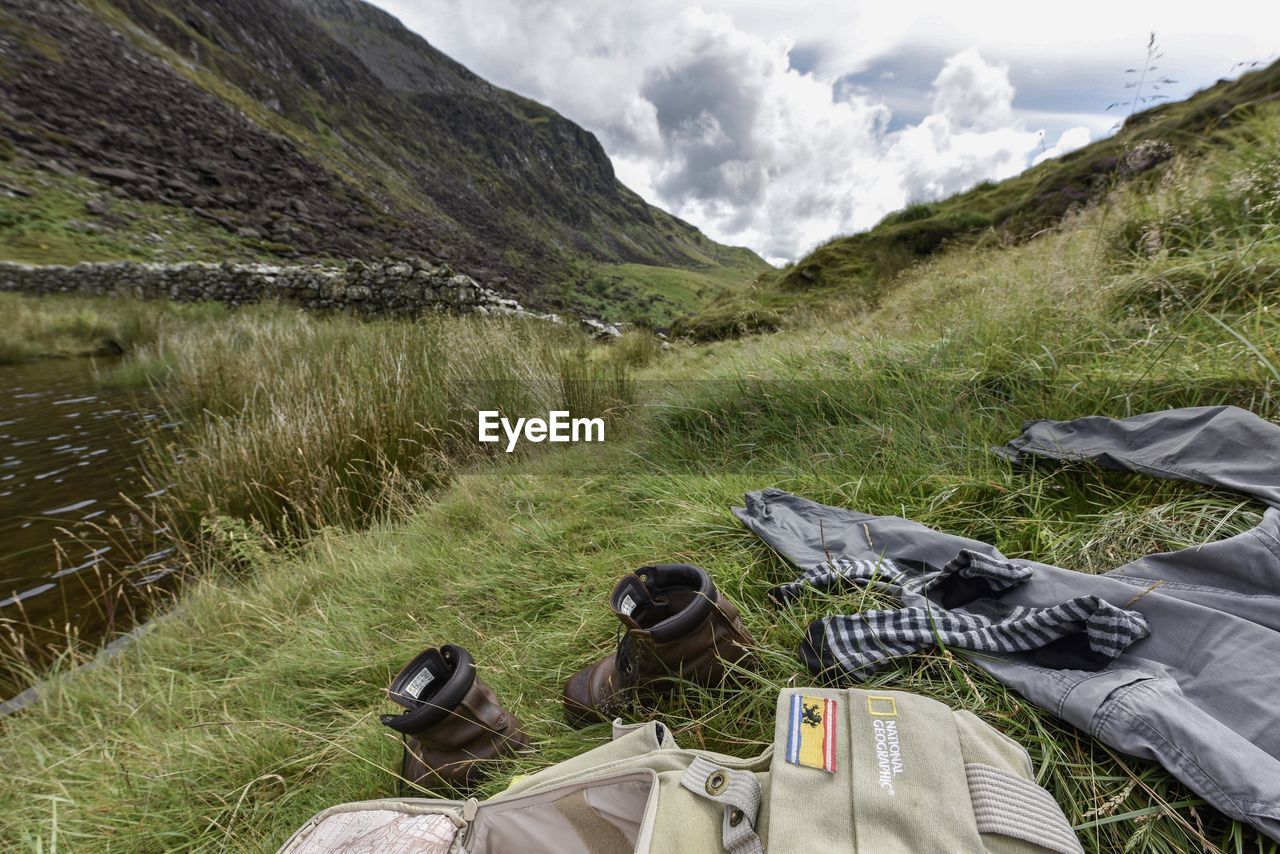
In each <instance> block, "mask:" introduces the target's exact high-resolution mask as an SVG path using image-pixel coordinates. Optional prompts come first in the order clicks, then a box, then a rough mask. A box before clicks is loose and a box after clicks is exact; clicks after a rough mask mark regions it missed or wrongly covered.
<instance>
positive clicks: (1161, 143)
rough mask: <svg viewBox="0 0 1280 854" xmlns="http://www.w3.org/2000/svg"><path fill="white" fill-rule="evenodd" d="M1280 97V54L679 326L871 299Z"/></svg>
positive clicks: (914, 213)
mask: <svg viewBox="0 0 1280 854" xmlns="http://www.w3.org/2000/svg"><path fill="white" fill-rule="evenodd" d="M1277 99H1280V62H1277V63H1275V64H1273V65H1271V66H1269V67H1266V68H1262V69H1258V70H1255V71H1250V72H1249V73H1246V74H1244V75H1242V76H1241V77H1239V78H1238V79H1235V80H1219V81H1218V82H1217V83H1215V84H1214V85H1213V86H1210V87H1208V88H1206V89H1204V90H1202V91H1200V92H1198V93H1196V94H1195V95H1193V96H1191V97H1190V98H1188V99H1187V100H1185V101H1178V102H1173V103H1167V104H1162V105H1160V106H1157V107H1152V108H1150V109H1147V110H1143V111H1142V112H1137V113H1134V114H1133V115H1131V116H1129V117H1128V118H1127V119H1125V120H1124V121H1123V123H1122V124H1121V126H1120V128H1119V129H1118V130H1117V132H1116V133H1115V134H1113V135H1111V136H1109V137H1106V138H1104V139H1101V140H1098V141H1096V142H1093V143H1091V144H1089V145H1086V146H1084V147H1082V148H1079V149H1076V150H1075V151H1072V152H1070V153H1068V154H1065V155H1063V156H1062V157H1059V158H1055V159H1051V160H1047V161H1045V162H1043V163H1040V164H1037V165H1036V166H1033V167H1032V168H1030V169H1027V170H1026V171H1024V172H1022V173H1021V174H1019V175H1016V176H1014V177H1012V178H1009V179H1006V180H1004V181H1000V182H991V181H987V182H984V183H982V184H979V185H978V186H976V187H974V188H972V189H970V190H968V191H966V192H963V193H959V194H957V195H955V196H951V197H950V198H947V199H943V200H940V201H930V202H921V203H919V204H914V205H910V206H908V207H907V208H905V209H903V210H901V211H896V212H894V213H891V214H889V215H888V216H886V217H885V218H884V219H883V220H881V222H880V223H879V224H877V225H876V226H875V227H874V228H871V229H869V230H868V231H864V232H860V233H858V234H853V235H845V236H840V237H835V238H833V239H831V240H829V241H828V242H827V243H825V244H823V245H822V246H819V247H818V248H817V249H815V250H813V251H812V252H811V253H809V255H807V256H806V257H804V258H802V259H800V260H799V261H797V262H796V263H794V264H791V265H789V266H787V267H786V268H784V269H782V270H780V271H778V272H777V273H774V274H771V275H768V276H765V277H762V278H761V280H760V282H759V283H758V284H757V285H756V286H755V287H751V288H746V289H739V290H736V291H733V292H726V293H723V294H722V295H721V296H719V297H718V298H717V299H715V300H713V301H712V302H711V303H709V304H708V305H706V306H704V307H703V308H701V309H699V310H698V311H697V312H695V313H694V314H693V315H692V316H690V317H685V318H680V319H679V320H678V321H677V323H676V330H677V331H678V332H679V333H681V334H684V335H688V336H690V337H693V338H697V339H703V340H711V339H717V338H728V337H734V336H736V335H740V334H744V333H748V332H753V331H765V330H769V329H772V328H776V327H777V326H778V325H779V324H780V323H781V322H782V319H783V316H784V315H785V314H787V313H788V312H789V311H791V310H793V309H797V308H798V309H802V310H812V309H813V308H814V307H815V305H820V304H821V303H822V301H824V300H826V299H840V300H846V301H847V300H848V299H850V298H855V299H858V300H861V301H862V302H863V303H864V304H865V306H866V307H867V308H869V309H870V308H875V307H876V306H877V305H878V304H879V303H880V301H881V300H882V298H883V297H884V296H885V295H886V294H887V293H888V292H889V291H890V290H891V289H892V288H893V286H894V281H895V277H896V276H897V274H898V273H900V272H902V271H903V270H905V269H906V268H908V267H910V266H912V265H914V264H916V263H917V262H919V261H922V260H924V259H926V258H929V257H930V256H932V255H933V254H935V253H936V252H938V251H939V250H941V249H943V248H944V247H946V246H948V245H953V244H962V243H966V242H975V241H978V240H984V241H991V242H995V243H1005V244H1008V243H1016V242H1022V241H1025V240H1027V239H1029V238H1031V237H1033V236H1035V235H1036V234H1038V233H1040V232H1041V231H1043V230H1044V229H1048V228H1052V227H1054V226H1055V225H1057V224H1058V223H1059V222H1060V221H1061V220H1062V219H1063V217H1065V216H1067V215H1068V214H1069V213H1071V212H1072V211H1074V210H1077V209H1080V208H1082V207H1084V206H1087V205H1092V204H1095V203H1096V202H1098V201H1099V200H1101V199H1103V198H1104V197H1105V196H1106V194H1107V193H1108V191H1110V190H1111V189H1113V188H1116V187H1117V186H1119V185H1121V184H1125V183H1130V182H1137V181H1153V180H1156V179H1157V178H1158V177H1159V176H1160V175H1161V174H1163V172H1164V168H1165V166H1166V164H1168V163H1171V162H1173V161H1174V160H1175V158H1176V157H1178V156H1185V157H1190V158H1196V157H1199V156H1201V155H1202V154H1204V153H1205V152H1206V151H1207V150H1209V149H1211V148H1214V147H1221V146H1223V145H1227V146H1238V145H1240V144H1241V142H1240V140H1239V139H1236V138H1234V137H1233V136H1232V134H1233V133H1234V132H1235V130H1236V129H1237V128H1239V127H1241V126H1243V125H1244V124H1245V123H1246V122H1247V120H1248V119H1249V118H1250V117H1252V116H1254V115H1256V114H1257V113H1258V112H1259V111H1260V110H1263V109H1265V108H1266V105H1268V104H1271V103H1272V102H1275V101H1276V100H1277Z"/></svg>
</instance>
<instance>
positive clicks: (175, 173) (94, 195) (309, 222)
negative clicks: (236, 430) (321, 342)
mask: <svg viewBox="0 0 1280 854" xmlns="http://www.w3.org/2000/svg"><path fill="white" fill-rule="evenodd" d="M0 182H3V183H0V237H3V238H4V240H2V241H0V243H6V244H8V245H9V246H11V247H18V248H21V249H22V250H23V251H22V252H20V253H17V254H18V255H19V256H20V260H26V261H40V260H45V259H43V258H42V257H41V255H42V253H43V254H50V255H55V256H57V257H50V258H48V259H47V260H50V261H66V260H77V258H75V257H71V258H68V257H67V256H68V255H71V256H77V255H83V256H84V257H106V258H111V257H142V258H150V257H154V256H155V255H156V254H157V253H160V254H163V252H165V251H170V252H172V249H173V247H172V244H173V243H174V240H175V239H181V240H182V241H185V242H186V247H187V248H188V250H189V251H188V252H187V254H188V255H191V254H195V255H196V256H204V257H213V258H217V257H226V256H230V257H241V258H248V259H255V258H262V257H264V256H265V257H266V258H272V257H275V258H301V259H315V258H344V257H357V258H370V257H378V256H388V255H389V256H421V257H426V258H429V259H433V260H447V261H449V262H450V263H452V264H453V265H454V266H455V267H458V268H459V269H462V270H465V271H466V272H468V273H470V274H471V275H473V276H475V277H476V278H478V279H480V280H482V281H484V282H486V283H487V284H492V285H496V286H499V287H504V288H505V289H506V290H509V291H513V292H518V293H519V294H520V295H521V297H522V298H523V299H525V300H526V301H528V302H531V303H533V304H539V303H541V304H544V305H547V304H550V305H556V304H557V303H558V304H562V305H566V304H567V305H569V306H572V304H573V302H574V290H575V287H574V286H575V284H577V283H580V282H582V281H587V280H589V279H590V278H591V276H592V275H593V274H594V272H595V271H596V270H597V269H598V268H600V267H601V266H602V265H605V266H610V267H618V268H620V269H627V268H629V267H633V266H634V265H640V266H642V267H645V268H648V267H658V268H675V269H677V270H683V271H689V272H690V273H691V274H694V275H699V276H706V275H707V274H708V273H709V272H710V273H713V274H716V275H719V274H721V273H722V272H723V271H724V270H725V269H728V270H732V271H741V273H742V278H743V279H748V278H750V277H751V275H753V274H754V273H756V272H759V271H760V270H762V269H764V267H765V265H764V263H763V262H762V261H761V260H760V259H759V258H758V257H757V256H755V255H754V254H753V253H751V252H750V251H749V250H745V249H735V248H729V247H724V246H721V245H719V244H716V243H715V242H713V241H711V240H709V239H708V238H706V237H705V236H704V235H702V234H701V233H700V232H699V231H698V230H697V229H695V228H694V227H692V226H691V225H689V224H688V223H685V222H682V221H681V220H679V219H676V218H675V217H672V216H671V215H669V214H667V213H664V212H663V211H661V210H658V209H656V208H654V207H652V206H651V205H648V204H646V203H645V202H644V201H643V200H642V199H641V198H639V197H638V196H637V195H635V194H634V193H632V192H631V191H630V190H628V189H627V188H626V187H624V186H622V185H621V184H620V183H619V182H618V181H617V179H616V178H615V176H614V173H613V168H612V165H611V164H610V162H609V159H608V157H607V156H606V154H605V152H604V150H603V149H602V148H601V146H600V144H599V142H598V141H597V140H596V139H595V137H594V136H592V134H590V133H589V132H587V131H585V130H584V129H582V128H581V127H579V126H577V125H575V124H573V123H572V122H570V121H568V120H567V119H565V118H564V117H562V116H560V115H559V114H557V113H555V112H554V111H552V110H550V109H548V108H547V107H544V106H542V105H541V104H538V103H535V102H533V101H530V100H528V99H525V98H521V97H519V96H517V95H515V94H513V93H510V92H507V91H504V90H502V89H499V88H497V87H494V86H492V85H490V84H488V83H486V82H485V81H484V80H482V79H480V78H479V77H477V76H476V75H474V74H472V73H471V72H469V71H468V70H467V69H466V68H464V67H463V66H461V65H459V64H458V63H456V62H454V61H452V60H450V59H449V58H448V57H446V56H445V55H443V54H442V53H440V52H439V51H437V50H435V49H434V48H432V47H431V46H430V45H429V44H427V42H426V41H424V40H423V39H421V38H420V37H418V36H417V35H414V34H413V33H411V32H409V31H408V30H407V29H405V28H404V27H403V26H402V25H401V24H400V23H399V22H398V21H397V20H396V19H395V18H393V17H391V16H390V15H388V14H386V13H385V12H382V11H381V10H378V9H376V8H375V7H373V6H370V5H368V4H366V3H363V2H360V0H217V2H214V0H83V1H82V2H78V1H77V0H0ZM60 229H61V231H60ZM67 229H69V230H70V232H71V234H70V235H68V234H67V233H65V232H66V230H67ZM5 230H7V232H8V233H5ZM42 247H43V249H42ZM157 247H161V248H157ZM13 254H14V253H13V252H10V253H9V255H10V256H12V255H13ZM722 278H723V277H722ZM729 278H732V277H729ZM621 290H622V291H624V292H625V291H626V288H625V286H624V287H623V288H622V289H621ZM595 307H596V308H599V306H598V305H597V306H595Z"/></svg>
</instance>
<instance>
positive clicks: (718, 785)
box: [707, 771, 729, 795]
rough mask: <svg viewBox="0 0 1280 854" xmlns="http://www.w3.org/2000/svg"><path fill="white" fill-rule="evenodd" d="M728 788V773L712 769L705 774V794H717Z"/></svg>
mask: <svg viewBox="0 0 1280 854" xmlns="http://www.w3.org/2000/svg"><path fill="white" fill-rule="evenodd" d="M727 788H729V775H728V774H726V773H725V772H723V771H712V772H711V773H710V774H708V775H707V794H708V795H718V794H720V793H721V792H723V791H724V790H725V789H727Z"/></svg>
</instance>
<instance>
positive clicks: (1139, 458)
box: [734, 406, 1280, 840]
mask: <svg viewBox="0 0 1280 854" xmlns="http://www.w3.org/2000/svg"><path fill="white" fill-rule="evenodd" d="M997 453H999V454H1001V455H1002V456H1004V457H1006V458H1007V459H1009V460H1011V461H1012V462H1015V463H1024V462H1031V461H1035V460H1037V459H1048V460H1064V461H1087V462H1091V463H1094V464H1096V465H1098V466H1101V467H1104V468H1110V469H1120V470H1128V471H1135V472H1142V473H1145V474H1149V475H1153V476H1155V477H1162V478H1170V479H1175V480H1187V481H1192V482H1194V483H1200V484H1205V485H1211V486H1220V487H1225V488H1227V489H1233V490H1236V491H1239V492H1243V493H1246V494H1248V495H1252V496H1254V497H1256V498H1259V499H1261V500H1262V501H1263V502H1265V503H1266V504H1267V505H1268V509H1267V510H1266V512H1265V514H1264V515H1263V518H1262V522H1261V524H1259V525H1258V526H1257V527H1256V528H1254V529H1252V530H1249V531H1246V532H1245V533H1242V534H1239V535H1237V536H1234V537H1230V538H1228V539H1225V540H1219V541H1217V542H1211V543H1206V544H1204V545H1200V546H1194V547H1191V548H1187V549H1183V550H1181V551H1176V552H1166V553H1162V554H1154V555H1149V556H1147V557H1142V558H1139V559H1137V560H1135V561H1133V562H1132V563H1129V564H1126V565H1125V566H1122V567H1119V568H1118V569H1115V570H1112V571H1111V572H1108V573H1106V574H1105V575H1091V574H1086V573H1081V572H1075V571H1073V570H1069V569H1063V568H1060V567H1056V566H1049V565H1047V564H1042V563H1037V562H1035V561H1027V560H1009V559H1006V558H1005V557H1004V556H1003V555H1001V554H1000V553H999V552H998V551H997V550H996V549H995V548H993V547H992V546H990V545H987V544H985V543H981V542H978V541H976V540H970V539H967V538H964V537H957V536H952V535H950V534H945V533H942V532H941V531H935V530H933V529H931V528H927V527H925V526H924V525H920V524H918V523H916V522H911V521H909V520H906V519H901V518H896V517H892V516H870V515H867V514H865V513H857V512H854V511H851V510H845V509H841V508H837V507H828V506H825V505H821V504H816V503H814V502H812V501H807V500H805V499H803V498H799V497H797V496H794V495H789V494H787V493H784V492H781V491H780V490H776V489H767V490H764V491H763V492H756V493H750V494H748V495H747V497H746V507H744V508H735V510H734V512H735V514H736V515H737V516H738V518H739V519H740V520H741V521H742V522H743V523H744V524H745V525H746V526H747V527H748V528H749V529H751V531H753V532H754V533H755V534H757V535H758V536H760V537H761V538H762V539H763V540H764V541H765V542H766V543H768V544H769V545H770V546H771V547H772V548H773V549H774V550H775V551H777V552H778V553H779V554H781V555H783V556H784V557H785V558H787V559H788V560H789V561H791V562H792V563H794V564H795V565H796V566H797V567H799V568H800V569H801V570H803V571H804V573H805V577H804V578H803V579H802V581H805V582H807V583H811V584H814V585H815V586H822V585H823V584H828V583H834V582H836V581H839V580H842V579H848V580H851V581H853V582H855V583H879V584H887V585H889V586H890V587H892V589H894V590H895V591H896V592H897V593H898V595H899V596H900V597H901V599H902V601H903V605H904V606H905V608H907V609H911V608H920V607H927V608H932V609H943V610H949V611H950V613H952V614H960V615H963V614H965V613H967V612H970V611H972V612H975V613H977V614H979V615H987V614H990V613H991V609H992V608H993V607H994V608H996V610H997V611H999V610H1009V609H1012V608H1053V607H1055V606H1059V605H1061V604H1062V603H1064V602H1069V601H1071V600H1078V599H1080V598H1081V597H1097V598H1098V599H1100V600H1102V601H1103V602H1106V603H1110V604H1111V605H1113V606H1115V607H1116V608H1117V609H1121V610H1124V609H1131V612H1137V613H1139V614H1141V616H1142V618H1144V619H1145V621H1146V624H1147V627H1148V628H1149V634H1147V635H1146V636H1145V637H1143V638H1141V639H1137V640H1133V641H1132V642H1131V643H1129V645H1128V646H1127V647H1126V648H1125V649H1123V651H1120V652H1119V653H1118V654H1117V655H1115V656H1114V657H1105V658H1102V659H1099V658H1097V657H1093V658H1088V657H1087V656H1086V657H1085V658H1088V660H1085V659H1084V658H1082V659H1081V660H1080V661H1079V662H1074V661H1072V659H1071V652H1070V651H1069V650H1068V651H1066V652H1065V653H1064V652H1062V651H1061V650H1059V651H1058V653H1060V654H1055V655H1052V656H1048V657H1045V656H1036V655H1035V654H1034V653H1030V652H1015V653H1011V654H1007V655H990V654H984V653H970V656H971V658H972V660H973V661H974V662H975V663H976V664H977V665H978V666H980V667H982V668H983V669H985V670H986V671H988V672H989V673H991V674H992V675H993V676H994V677H995V678H996V679H998V680H1000V681H1001V682H1002V683H1004V684H1005V685H1007V686H1009V687H1010V688H1012V689H1013V690H1015V691H1017V692H1018V693H1019V694H1021V695H1022V696H1024V697H1026V698H1027V699H1028V700H1030V701H1031V702H1033V703H1035V704H1036V705H1037V706H1039V707H1041V708H1043V709H1045V710H1047V711H1049V712H1052V713H1053V714H1055V715H1057V716H1058V717H1060V718H1062V719H1063V720H1065V721H1068V722H1069V723H1071V724H1073V725H1075V726H1076V727H1078V728H1080V729H1082V730H1084V731H1085V732H1087V733H1088V734H1089V735H1091V736H1093V737H1095V738H1097V739H1099V740H1100V741H1102V742H1104V743H1106V744H1108V745H1110V746H1111V747H1113V748H1115V749H1116V750H1118V751H1121V752H1123V753H1127V754H1131V755H1133V756H1139V757H1142V758H1145V759H1152V760H1155V761H1157V762H1159V763H1160V764H1161V765H1163V766H1164V767H1165V768H1167V769H1168V770H1169V771H1170V772H1171V773H1172V774H1173V775H1174V776H1175V777H1177V778H1178V779H1179V780H1181V781H1182V782H1183V783H1184V784H1186V785H1187V787H1188V788H1190V789H1191V790H1192V791H1194V792H1195V793H1197V794H1198V795H1200V796H1201V797H1203V798H1204V799H1205V800H1206V801H1208V802H1209V803H1211V804H1213V805H1214V806H1215V807H1217V808H1218V809H1219V810H1221V811H1222V812H1224V813H1226V814H1227V815H1229V816H1231V817H1232V818H1235V819H1238V820H1240V821H1243V822H1246V823H1248V824H1251V825H1253V826H1254V827H1256V828H1258V830H1260V831H1262V832H1263V833H1264V834H1266V835H1267V836H1269V837H1271V838H1272V839H1277V840H1280V510H1278V509H1277V508H1280V426H1277V425H1275V424H1271V423H1269V422H1267V421H1263V420H1262V419H1260V418H1258V417H1257V416H1255V415H1253V414H1252V413H1250V412H1247V411H1245V410H1242V409H1238V408H1236V407H1231V406H1220V407H1198V408H1191V409H1176V410H1169V411H1165V412H1156V413H1150V414H1146V415H1138V416H1135V417H1132V418H1125V419H1112V418H1104V417H1100V416H1099V417H1089V418H1080V419H1077V420H1075V421H1066V422H1055V421H1036V422H1031V423H1029V424H1028V425H1027V426H1026V427H1025V428H1024V431H1023V433H1022V435H1020V436H1019V437H1017V438H1016V439H1014V440H1013V441H1012V442H1010V443H1009V444H1008V446H1007V447H1005V448H1002V449H999V450H998V451H997ZM962 552H969V553H971V554H972V555H980V556H988V557H991V558H993V559H994V560H995V561H999V562H1003V563H1006V564H1007V565H1012V566H1014V567H1024V568H1026V569H1029V570H1030V573H1029V575H1028V576H1027V577H1026V578H1025V580H1022V581H1021V582H1020V583H1018V584H1015V585H1012V586H1009V587H1007V588H1002V589H998V590H989V591H987V592H985V593H982V592H978V593H975V594H973V596H974V597H976V598H971V599H969V601H961V602H960V603H959V604H957V603H956V602H955V601H951V602H946V603H941V602H939V601H937V600H936V599H935V598H931V595H930V593H929V586H930V585H929V581H930V579H931V578H934V577H935V576H937V575H939V574H940V573H942V570H943V569H944V567H946V566H947V565H948V563H949V562H951V561H953V559H955V558H957V556H958V555H960V554H961V553H962ZM886 565H889V566H891V567H892V569H893V571H892V572H882V571H879V570H876V569H873V570H872V571H871V572H868V571H867V567H873V568H875V567H881V568H882V567H884V566H886ZM842 567H862V569H861V570H860V571H859V570H854V571H850V572H848V573H842V572H840V571H839V570H840V569H841V568H842ZM833 570H834V571H833ZM872 575H874V580H873V579H872V578H870V577H869V576H872ZM785 587H790V588H792V591H791V592H792V593H794V585H786V586H785ZM784 592H785V591H784ZM783 598H785V597H783ZM961 599H962V600H963V599H964V597H961ZM831 619H839V618H835V617H833V618H831ZM844 619H848V618H847V617H846V618H844ZM820 622H822V621H820ZM817 625H818V624H816V623H815V626H817ZM812 631H813V630H811V635H810V638H809V640H808V641H806V645H809V644H812V643H813V640H814V638H813V634H812ZM908 646H909V645H908ZM806 657H807V658H809V661H810V665H811V666H816V665H817V664H819V663H820V662H815V661H814V660H813V657H812V656H806ZM1046 662H1048V663H1046ZM1073 665H1078V666H1073Z"/></svg>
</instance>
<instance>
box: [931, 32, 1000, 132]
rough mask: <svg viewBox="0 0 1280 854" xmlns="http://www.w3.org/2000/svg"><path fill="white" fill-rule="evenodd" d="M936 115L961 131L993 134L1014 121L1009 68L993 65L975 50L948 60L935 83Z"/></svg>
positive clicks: (964, 52) (971, 49) (934, 110)
mask: <svg viewBox="0 0 1280 854" xmlns="http://www.w3.org/2000/svg"><path fill="white" fill-rule="evenodd" d="M932 104H933V112H934V114H936V115H940V116H945V117H946V118H947V119H948V121H950V122H951V124H953V125H955V126H956V127H961V128H972V129H975V130H992V129H994V128H1000V127H1007V126H1008V125H1009V124H1010V123H1011V122H1012V120H1013V84H1012V83H1010V82H1009V67H1008V66H1006V65H993V64H991V63H988V62H987V61H986V60H984V59H983V58H982V56H981V55H980V54H979V53H978V51H977V50H976V49H974V48H969V49H968V50H963V51H961V52H960V53H957V54H956V55H955V56H952V57H949V58H948V59H947V61H946V62H944V63H943V64H942V70H941V71H939V72H938V76H937V77H935V78H934V80H933V100H932Z"/></svg>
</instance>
